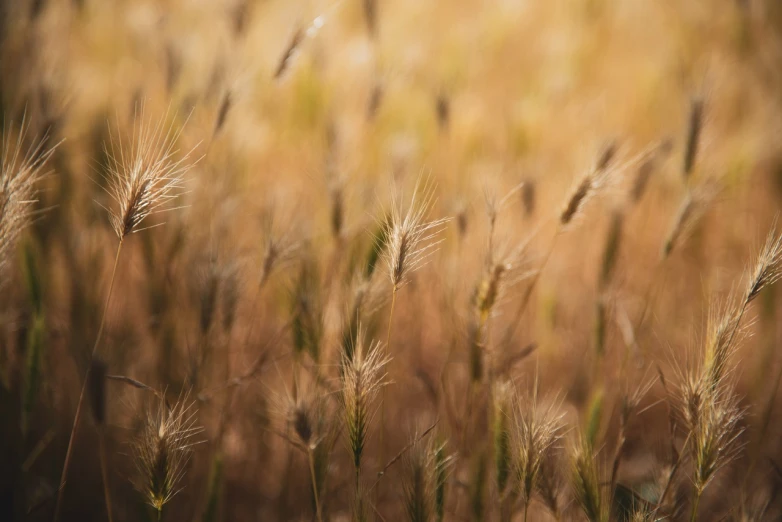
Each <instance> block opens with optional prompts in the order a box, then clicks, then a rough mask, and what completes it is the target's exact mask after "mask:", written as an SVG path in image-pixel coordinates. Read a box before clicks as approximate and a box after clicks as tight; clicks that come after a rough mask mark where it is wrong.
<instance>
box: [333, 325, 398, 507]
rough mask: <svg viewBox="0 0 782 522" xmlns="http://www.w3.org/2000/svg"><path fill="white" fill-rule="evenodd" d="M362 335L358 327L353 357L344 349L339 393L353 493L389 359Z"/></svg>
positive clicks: (374, 343) (358, 479)
mask: <svg viewBox="0 0 782 522" xmlns="http://www.w3.org/2000/svg"><path fill="white" fill-rule="evenodd" d="M364 335H365V334H364V332H362V331H361V330H360V328H359V333H358V336H357V337H356V345H355V346H354V347H353V354H352V356H348V354H346V353H345V352H344V351H343V354H342V358H343V360H342V377H341V379H342V383H341V384H342V389H341V393H340V399H341V405H342V416H343V420H344V423H345V433H346V436H347V443H348V449H349V450H350V454H351V456H352V461H353V467H354V471H355V484H356V492H358V488H359V487H360V481H361V465H362V457H363V455H364V448H365V447H366V444H367V440H368V438H369V428H370V425H371V423H372V419H373V417H374V414H375V411H376V404H375V400H376V399H377V395H378V393H379V392H380V390H381V389H382V388H383V387H384V386H385V385H386V384H387V381H386V370H385V368H386V366H387V365H388V362H389V360H390V359H389V358H388V357H387V356H385V355H384V353H383V350H382V349H381V347H380V343H378V342H373V343H368V342H367V341H365V339H364ZM357 494H358V493H357Z"/></svg>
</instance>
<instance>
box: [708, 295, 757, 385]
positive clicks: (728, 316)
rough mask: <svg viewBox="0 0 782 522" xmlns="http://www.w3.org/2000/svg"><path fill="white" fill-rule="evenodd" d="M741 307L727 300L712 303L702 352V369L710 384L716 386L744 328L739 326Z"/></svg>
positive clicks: (720, 380) (743, 333)
mask: <svg viewBox="0 0 782 522" xmlns="http://www.w3.org/2000/svg"><path fill="white" fill-rule="evenodd" d="M742 314H743V309H742V308H741V307H736V305H735V304H734V303H733V302H731V301H728V302H726V303H724V304H722V305H719V304H717V305H712V308H711V311H710V313H709V319H708V326H707V331H708V336H707V338H706V349H705V351H704V354H703V369H704V371H705V373H706V375H707V379H708V383H709V384H710V386H714V387H716V386H718V385H719V384H720V383H721V382H722V380H723V377H724V376H725V374H726V372H727V370H728V364H729V362H730V358H731V355H732V354H733V353H734V352H735V350H736V347H737V345H738V344H739V343H740V340H741V339H742V337H743V336H744V335H745V334H746V330H745V329H744V328H742V327H741V316H742Z"/></svg>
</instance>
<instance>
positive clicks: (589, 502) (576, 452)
mask: <svg viewBox="0 0 782 522" xmlns="http://www.w3.org/2000/svg"><path fill="white" fill-rule="evenodd" d="M570 463H571V472H570V474H571V482H572V484H573V492H574V494H575V497H576V501H577V502H578V505H579V507H580V508H581V511H582V512H583V513H584V515H585V516H586V518H587V520H589V522H608V505H607V503H606V501H605V497H604V496H603V494H602V492H601V486H600V473H599V470H598V464H597V456H596V455H595V452H594V446H593V445H592V443H590V442H589V441H588V440H587V438H586V437H583V436H582V437H579V439H578V441H577V442H576V443H575V444H574V446H573V448H572V450H571V454H570Z"/></svg>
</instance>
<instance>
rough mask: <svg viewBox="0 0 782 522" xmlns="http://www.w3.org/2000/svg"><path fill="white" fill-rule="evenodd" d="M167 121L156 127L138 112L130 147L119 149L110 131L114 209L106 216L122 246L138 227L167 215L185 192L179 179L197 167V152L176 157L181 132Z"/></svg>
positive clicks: (108, 146) (110, 187)
mask: <svg viewBox="0 0 782 522" xmlns="http://www.w3.org/2000/svg"><path fill="white" fill-rule="evenodd" d="M167 116H168V115H167V114H166V115H164V116H163V117H162V118H161V119H160V120H159V121H157V122H154V121H152V120H151V119H149V120H148V119H146V117H145V114H144V109H143V108H142V109H141V114H140V115H137V117H136V118H135V121H134V123H133V126H134V131H133V136H132V137H131V138H130V143H129V144H123V143H122V140H121V137H120V136H119V135H116V136H115V135H114V134H112V133H111V130H109V143H108V144H106V145H104V147H105V148H106V156H107V159H108V166H107V167H108V174H107V181H108V187H107V192H108V193H109V195H110V196H111V198H112V199H113V200H114V203H115V205H114V208H111V209H108V212H109V220H110V222H111V226H112V228H113V229H114V232H115V233H116V234H117V237H118V238H119V240H120V241H123V240H124V239H125V238H126V237H127V236H128V235H129V234H132V233H134V232H138V231H139V230H143V228H141V224H142V223H143V222H144V220H145V219H146V218H147V217H149V216H151V215H154V214H157V213H160V212H164V211H166V210H167V207H168V204H169V203H170V202H171V201H172V200H173V199H175V198H177V197H178V196H179V195H180V194H182V193H183V192H184V184H183V183H184V180H183V177H184V175H185V174H186V173H187V172H188V171H189V170H190V169H191V168H193V166H194V165H195V163H196V162H197V161H198V159H196V160H193V158H192V155H193V151H194V150H195V149H191V150H190V151H188V152H186V153H185V154H183V155H181V156H180V154H179V149H178V148H177V143H178V141H179V139H180V137H181V135H182V129H178V130H177V129H174V126H173V125H170V124H168V123H167V122H166V118H167ZM119 132H120V131H119V130H118V131H117V133H119Z"/></svg>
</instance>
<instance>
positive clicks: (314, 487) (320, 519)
mask: <svg viewBox="0 0 782 522" xmlns="http://www.w3.org/2000/svg"><path fill="white" fill-rule="evenodd" d="M307 457H308V459H309V461H310V478H311V479H312V492H313V493H314V495H315V514H316V516H317V517H318V522H323V515H322V514H321V511H320V498H319V497H318V481H317V480H315V456H314V455H313V453H312V448H311V447H308V448H307Z"/></svg>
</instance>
